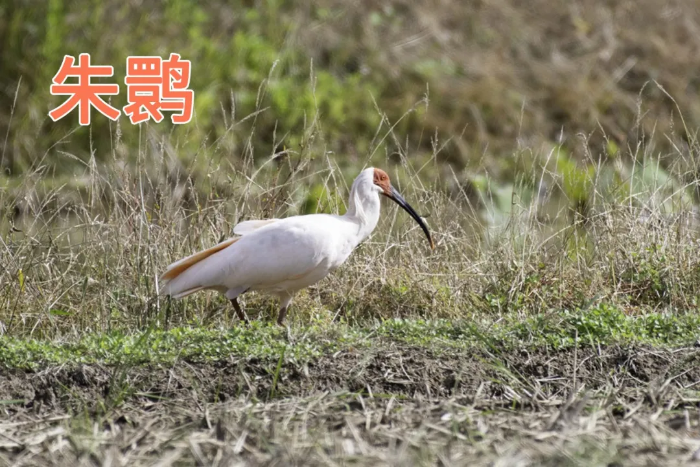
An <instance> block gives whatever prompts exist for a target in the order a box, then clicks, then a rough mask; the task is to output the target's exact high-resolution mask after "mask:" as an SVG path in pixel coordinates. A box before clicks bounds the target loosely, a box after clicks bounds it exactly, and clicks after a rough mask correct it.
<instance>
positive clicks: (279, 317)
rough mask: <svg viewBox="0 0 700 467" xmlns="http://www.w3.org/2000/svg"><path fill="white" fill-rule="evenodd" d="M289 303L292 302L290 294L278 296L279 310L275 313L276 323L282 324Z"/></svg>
mask: <svg viewBox="0 0 700 467" xmlns="http://www.w3.org/2000/svg"><path fill="white" fill-rule="evenodd" d="M290 303H292V296H291V295H285V296H282V297H280V312H279V314H278V315H277V324H278V325H279V326H284V317H285V316H287V309H288V308H289V304H290Z"/></svg>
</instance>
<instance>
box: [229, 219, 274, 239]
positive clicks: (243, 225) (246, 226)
mask: <svg viewBox="0 0 700 467" xmlns="http://www.w3.org/2000/svg"><path fill="white" fill-rule="evenodd" d="M278 220H279V219H261V220H252V221H243V222H239V223H238V224H236V226H235V227H234V228H233V233H234V234H236V235H241V236H242V235H246V234H249V233H251V232H253V231H255V230H257V229H259V228H260V227H265V226H266V225H269V224H272V223H273V222H277V221H278Z"/></svg>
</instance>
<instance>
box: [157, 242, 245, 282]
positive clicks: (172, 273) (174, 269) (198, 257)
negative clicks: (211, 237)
mask: <svg viewBox="0 0 700 467" xmlns="http://www.w3.org/2000/svg"><path fill="white" fill-rule="evenodd" d="M236 241H238V238H229V239H228V240H224V241H223V242H221V243H219V244H218V245H214V246H213V247H211V248H207V249H206V250H204V251H200V252H198V253H195V254H193V255H191V256H188V257H187V258H183V259H181V260H180V261H176V262H174V263H173V264H171V265H170V266H168V267H167V269H166V270H165V272H164V273H163V275H162V276H161V277H160V280H162V281H167V280H171V279H174V278H176V277H177V276H179V275H180V274H182V272H183V271H185V270H186V269H189V268H190V267H191V266H192V265H194V264H197V263H199V262H200V261H202V260H203V259H205V258H208V257H209V256H211V255H213V254H214V253H216V252H218V251H221V250H223V249H224V248H226V247H228V246H230V245H233V244H234V243H235V242H236Z"/></svg>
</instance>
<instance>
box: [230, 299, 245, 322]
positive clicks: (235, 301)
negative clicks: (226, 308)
mask: <svg viewBox="0 0 700 467" xmlns="http://www.w3.org/2000/svg"><path fill="white" fill-rule="evenodd" d="M231 305H233V308H234V309H235V310H236V314H237V315H238V319H240V320H241V321H243V322H245V323H247V322H248V318H247V317H246V315H245V313H243V310H241V306H240V305H239V304H238V298H232V299H231Z"/></svg>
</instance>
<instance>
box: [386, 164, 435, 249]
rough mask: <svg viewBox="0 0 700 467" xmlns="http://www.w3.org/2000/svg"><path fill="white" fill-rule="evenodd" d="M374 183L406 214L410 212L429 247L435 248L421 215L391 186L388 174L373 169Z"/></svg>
mask: <svg viewBox="0 0 700 467" xmlns="http://www.w3.org/2000/svg"><path fill="white" fill-rule="evenodd" d="M374 184H375V185H377V186H378V187H379V188H381V189H382V194H383V195H384V196H386V197H387V198H389V199H391V200H393V201H394V202H395V203H396V204H398V205H399V206H401V207H402V208H403V209H404V210H405V211H406V212H407V213H408V214H410V216H411V217H412V218H413V219H414V220H415V221H416V222H418V225H419V226H420V228H421V229H423V232H425V236H426V237H428V241H429V242H430V248H433V249H435V243H433V238H432V237H431V236H430V231H428V226H427V225H425V222H423V219H421V217H420V216H419V215H418V213H417V212H416V211H415V210H414V209H413V208H412V207H411V205H410V204H408V202H407V201H406V200H405V199H403V196H401V195H400V194H399V192H398V191H396V189H395V188H394V187H393V186H391V181H390V180H389V175H387V173H386V172H384V171H383V170H382V169H374Z"/></svg>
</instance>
